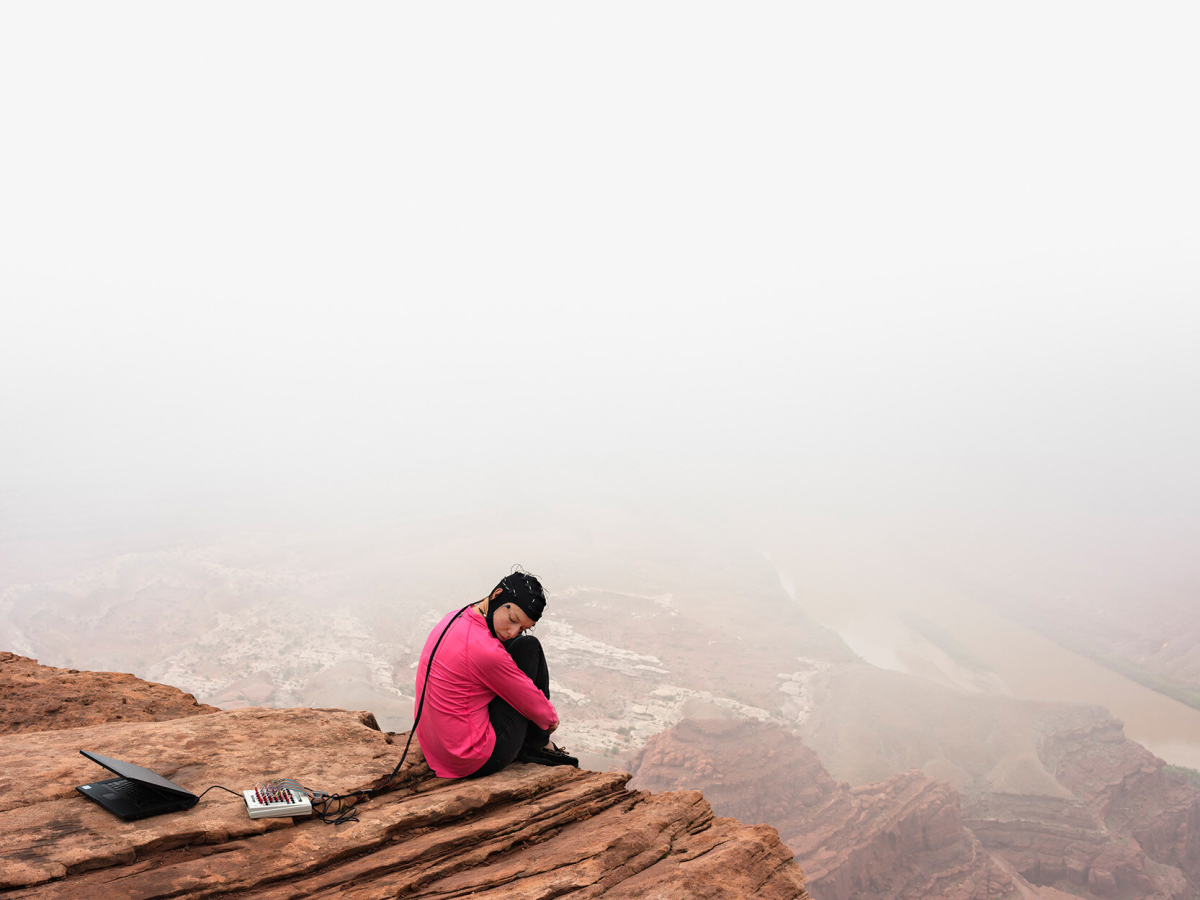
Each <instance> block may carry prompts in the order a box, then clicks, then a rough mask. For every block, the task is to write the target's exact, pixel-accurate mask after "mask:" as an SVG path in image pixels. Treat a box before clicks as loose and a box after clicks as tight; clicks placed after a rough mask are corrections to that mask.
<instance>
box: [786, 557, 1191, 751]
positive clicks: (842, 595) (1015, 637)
mask: <svg viewBox="0 0 1200 900" xmlns="http://www.w3.org/2000/svg"><path fill="white" fill-rule="evenodd" d="M764 552H765V554H766V555H767V556H768V559H770V560H771V561H772V563H773V564H774V565H775V567H776V570H777V571H778V573H779V576H780V582H781V583H782V585H783V587H784V589H785V590H787V591H788V593H789V594H791V595H792V596H793V598H794V599H796V600H797V602H798V603H800V605H801V607H802V608H803V609H804V611H805V612H806V613H807V614H808V615H810V616H811V617H812V618H814V619H816V620H817V621H818V622H820V623H821V624H823V625H825V626H826V627H828V628H830V629H832V630H833V631H835V632H837V633H838V635H839V636H841V638H842V639H843V640H844V641H845V642H846V643H847V644H848V645H849V646H850V647H851V649H853V650H854V651H855V652H856V653H857V654H858V655H859V656H861V657H863V659H865V660H866V661H867V662H869V663H872V664H873V665H877V666H880V667H882V668H886V669H893V670H896V671H901V672H908V673H911V674H918V675H931V676H933V677H935V678H937V679H938V680H941V681H943V682H951V683H957V685H958V686H959V687H963V688H966V689H968V690H989V689H991V690H996V689H998V690H1003V691H1007V692H1008V693H1011V694H1012V695H1014V696H1017V697H1024V698H1029V699H1036V700H1054V701H1074V702H1081V703H1090V704H1096V705H1099V706H1104V707H1106V708H1107V709H1108V710H1109V711H1111V712H1112V713H1113V715H1115V716H1116V717H1117V718H1119V719H1121V720H1122V721H1123V722H1124V723H1125V734H1126V736H1128V737H1129V738H1131V739H1133V740H1135V741H1137V742H1138V743H1140V744H1142V745H1143V746H1144V747H1146V748H1148V749H1149V750H1150V751H1151V752H1153V753H1155V754H1156V755H1158V756H1159V757H1161V758H1162V759H1163V760H1165V761H1166V762H1168V763H1170V764H1172V765H1178V766H1187V767H1188V768H1191V769H1200V710H1195V709H1192V708H1191V707H1189V706H1187V705H1185V704H1183V703H1180V702H1178V701H1176V700H1173V699H1171V698H1170V697H1166V696H1164V695H1162V694H1159V693H1157V692H1155V691H1152V690H1150V689H1149V688H1146V687H1143V686H1142V685H1140V684H1137V683H1136V682H1133V681H1131V680H1129V679H1128V678H1125V677H1124V676H1122V675H1120V674H1118V673H1116V672H1114V671H1112V670H1110V669H1107V668H1105V667H1104V666H1101V665H1099V664H1098V663H1095V662H1093V661H1092V660H1090V659H1088V658H1087V657H1084V656H1080V655H1079V654H1076V653H1073V652H1071V651H1069V650H1066V649H1064V648H1063V647H1060V646H1059V645H1058V644H1055V643H1054V642H1052V641H1050V640H1048V639H1046V638H1045V637H1043V636H1042V635H1040V634H1038V633H1037V632H1035V631H1033V630H1031V629H1029V628H1026V627H1024V626H1023V625H1020V624H1018V623H1017V622H1014V621H1012V620H1010V619H1007V618H1005V617H1004V616H1002V615H1000V614H999V613H997V612H996V611H995V610H994V609H993V608H992V607H990V606H987V605H985V604H983V603H980V602H977V601H974V600H972V599H970V598H969V597H963V596H961V595H957V596H952V595H950V594H949V593H946V592H943V591H939V590H937V589H935V588H932V587H929V586H927V587H926V589H923V590H920V589H918V590H914V589H911V586H912V584H913V583H914V582H913V580H912V579H907V580H906V579H903V578H900V579H897V580H896V583H897V584H899V585H900V587H899V589H898V590H897V591H896V592H888V591H883V590H878V591H871V590H869V589H865V587H866V586H865V583H864V582H862V581H860V582H859V583H858V584H859V587H858V589H855V578H854V576H853V575H851V574H849V572H845V573H844V577H843V578H842V579H841V580H839V578H838V576H837V575H836V574H831V573H830V571H829V569H828V567H826V571H825V574H826V575H831V577H830V578H828V579H826V578H823V577H817V578H815V579H813V578H811V577H806V576H811V575H812V574H813V571H814V567H813V565H812V557H811V556H810V555H809V554H807V553H801V552H799V551H797V550H796V548H795V547H794V546H792V547H789V546H787V545H786V544H783V545H780V544H775V545H774V546H769V547H768V548H767V549H766V550H765V551H764ZM886 580H887V579H884V581H886ZM814 582H816V583H817V585H820V586H818V587H816V588H815V589H814V587H813V584H814ZM906 583H907V585H908V586H909V587H908V589H906V588H905V587H904V585H905V584H906ZM798 584H799V585H800V587H799V589H798V588H797V585H798ZM835 584H842V585H849V587H848V588H845V587H843V588H842V589H840V590H839V589H836V588H834V587H832V585H835ZM806 588H807V589H806ZM914 612H915V613H917V614H918V615H919V616H920V617H922V618H923V619H924V620H926V621H928V622H933V623H935V624H936V625H937V626H940V627H941V628H942V629H945V631H947V632H949V633H950V634H951V635H953V636H954V637H955V638H957V639H958V640H959V641H960V642H961V643H962V644H963V645H965V646H966V647H967V648H968V649H969V650H970V652H971V653H973V654H974V655H975V656H976V657H977V658H978V659H979V660H981V661H982V662H983V663H985V664H986V665H987V666H990V667H991V669H992V670H994V675H989V676H988V677H987V678H979V677H975V678H974V679H971V678H969V677H968V678H966V679H964V678H963V675H964V674H966V675H968V676H969V675H970V674H971V673H965V672H964V670H962V669H961V668H959V669H958V670H957V672H956V671H955V668H956V667H954V666H953V665H952V664H947V663H948V660H946V659H940V660H939V659H938V658H937V657H939V656H941V654H938V653H937V652H936V651H933V650H932V648H931V647H930V646H929V645H928V643H927V642H924V641H922V640H921V639H920V637H919V636H918V635H917V634H916V631H915V630H914V629H913V627H912V626H911V625H910V624H909V623H910V622H911V617H912V613H914ZM922 647H924V651H925V652H922V649H921V648H922ZM930 651H932V652H930Z"/></svg>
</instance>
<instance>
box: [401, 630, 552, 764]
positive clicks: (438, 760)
mask: <svg viewBox="0 0 1200 900" xmlns="http://www.w3.org/2000/svg"><path fill="white" fill-rule="evenodd" d="M453 617H454V613H449V614H447V615H446V617H445V618H444V619H442V621H441V622H439V623H438V624H437V627H436V628H434V629H433V631H431V632H430V633H429V638H428V639H427V640H426V641H425V649H423V650H422V651H421V661H420V663H419V664H418V665H417V700H416V705H414V707H413V712H414V715H415V713H416V706H419V705H420V702H421V688H422V685H423V684H424V683H425V670H426V669H427V668H428V666H429V654H430V652H431V651H432V650H433V645H434V644H436V643H437V640H438V637H439V636H440V635H441V633H442V631H443V630H444V629H445V628H446V624H447V623H448V622H449V621H450V619H452V618H453ZM428 690H429V696H428V697H427V698H426V700H425V708H424V710H423V711H422V712H421V721H420V723H419V724H418V725H417V740H418V741H419V742H420V744H421V751H422V752H423V753H424V754H425V760H426V761H427V762H428V763H429V767H430V768H431V769H433V771H434V774H436V775H437V776H438V777H440V778H462V777H463V776H465V775H470V774H471V773H472V772H474V771H475V770H476V769H478V768H479V767H480V766H481V765H483V764H484V762H486V761H487V758H488V757H489V756H491V755H492V749H493V748H494V747H495V746H496V732H495V731H493V730H492V725H491V722H489V721H488V703H490V702H491V700H492V698H493V697H497V696H499V697H503V698H504V699H505V700H506V701H508V703H509V705H511V706H512V707H513V709H515V710H516V711H517V712H519V713H520V714H521V715H523V716H524V717H525V718H527V719H528V720H529V721H531V722H533V723H534V724H535V725H537V726H538V727H539V728H549V727H550V726H551V725H552V724H553V723H554V722H557V721H558V714H557V713H556V712H555V711H554V707H553V706H552V705H551V704H550V701H549V700H547V699H546V696H545V695H544V694H543V693H542V692H541V691H540V690H538V688H537V686H536V685H535V684H534V683H533V682H532V681H530V679H529V676H528V675H526V674H525V673H524V672H522V671H521V670H520V669H519V668H517V664H516V663H515V662H513V658H512V657H511V656H509V655H508V652H507V651H506V650H505V649H504V645H503V644H501V643H500V641H499V640H497V639H496V638H494V637H492V633H491V632H490V631H488V627H487V622H486V621H485V620H484V618H483V616H481V615H480V614H479V613H478V612H477V611H476V610H475V608H474V607H471V608H470V609H468V610H467V611H466V612H464V613H463V614H462V615H461V616H459V617H458V619H457V620H456V621H455V622H454V624H453V625H451V626H450V630H449V631H448V632H447V633H446V637H445V639H443V640H442V643H441V646H440V647H438V651H437V655H436V656H435V657H434V659H433V672H432V673H431V674H430V676H429V687H428Z"/></svg>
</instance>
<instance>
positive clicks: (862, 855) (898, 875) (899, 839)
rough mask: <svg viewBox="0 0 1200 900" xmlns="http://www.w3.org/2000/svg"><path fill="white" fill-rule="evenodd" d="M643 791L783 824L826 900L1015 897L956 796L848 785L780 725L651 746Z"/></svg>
mask: <svg viewBox="0 0 1200 900" xmlns="http://www.w3.org/2000/svg"><path fill="white" fill-rule="evenodd" d="M634 783H635V784H636V785H637V786H638V787H640V788H643V789H648V790H678V789H682V788H696V789H700V790H703V791H704V794H705V796H706V797H707V798H708V800H709V802H710V803H712V805H713V809H714V810H716V811H718V812H720V813H722V814H727V815H731V816H735V817H737V818H739V819H742V820H744V821H756V822H770V823H771V824H773V825H775V826H776V827H777V828H778V829H779V832H780V836H781V837H782V838H783V839H784V840H785V841H786V842H787V844H788V846H790V847H791V848H792V850H793V851H794V852H795V854H796V860H797V862H799V863H800V866H801V868H802V869H803V870H804V872H805V874H806V878H807V882H808V886H809V889H810V890H811V891H812V894H813V896H814V897H816V898H817V900H849V898H851V897H857V898H864V900H867V898H876V897H878V898H883V897H887V898H912V900H917V898H922V900H928V898H933V897H938V898H947V900H951V898H953V900H987V898H997V897H1006V896H1012V895H1015V891H1016V888H1015V887H1014V884H1013V881H1012V879H1011V878H1010V877H1009V876H1008V875H1007V874H1006V873H1005V872H1004V871H1003V869H1002V868H1001V867H1000V866H998V865H997V864H996V863H995V862H994V861H993V860H992V859H991V858H990V857H989V856H988V854H987V853H986V852H984V850H983V848H982V847H981V846H980V844H979V841H978V840H977V839H976V838H975V836H974V835H973V834H971V832H970V831H968V830H967V829H965V828H964V827H963V823H962V813H961V810H960V808H959V801H958V794H957V793H956V792H955V791H954V789H953V788H952V787H950V786H949V785H947V784H945V783H942V782H936V781H933V780H932V779H930V778H927V777H925V776H924V775H921V774H920V773H919V772H910V773H907V774H901V775H895V776H893V777H891V778H889V779H887V780H886V781H884V782H882V783H879V784H871V785H866V786H863V787H858V788H851V787H850V786H849V785H848V784H844V783H843V784H839V783H838V782H836V781H834V779H833V778H832V777H831V776H830V775H829V773H828V772H827V771H826V770H825V767H824V766H822V765H821V762H820V760H818V758H817V756H816V754H815V753H813V752H812V750H810V749H809V748H808V747H806V746H804V744H803V743H802V742H801V741H800V739H799V738H796V737H794V736H793V735H791V734H789V733H788V732H786V731H785V730H783V729H782V728H779V727H778V726H775V725H770V724H763V723H755V722H747V721H730V720H725V721H722V720H702V721H696V720H685V721H683V722H681V723H679V724H678V725H676V726H675V727H674V728H672V729H670V730H669V731H666V732H664V733H662V734H660V735H658V736H656V737H655V738H653V739H652V740H651V741H650V742H649V743H648V744H647V746H646V748H645V750H644V751H643V752H642V753H641V755H640V757H639V759H638V760H637V762H636V765H635V777H634Z"/></svg>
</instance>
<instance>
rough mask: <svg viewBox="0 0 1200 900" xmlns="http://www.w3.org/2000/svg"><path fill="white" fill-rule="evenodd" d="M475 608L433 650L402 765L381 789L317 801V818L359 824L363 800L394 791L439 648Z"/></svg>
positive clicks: (448, 627) (334, 796) (331, 821)
mask: <svg viewBox="0 0 1200 900" xmlns="http://www.w3.org/2000/svg"><path fill="white" fill-rule="evenodd" d="M473 605H474V604H472V603H468V604H467V605H466V606H464V607H463V608H462V609H460V610H459V611H458V612H456V613H455V614H454V618H453V619H451V620H450V621H449V622H447V623H446V627H445V628H443V629H442V633H441V635H439V636H438V639H437V643H436V644H434V645H433V650H431V651H430V652H429V664H428V665H427V666H426V667H425V680H424V682H422V684H421V699H420V701H419V702H418V703H417V715H416V716H415V717H414V718H413V724H412V729H411V730H410V731H409V732H408V740H407V741H406V742H405V743H404V752H403V753H402V754H400V762H398V763H396V768H394V769H392V774H390V775H388V777H387V778H385V779H384V780H383V783H382V784H380V785H379V787H376V788H366V789H364V790H361V791H354V792H353V793H350V794H332V795H330V796H328V797H325V798H323V799H322V800H319V801H315V802H314V803H313V811H314V812H315V813H316V814H317V818H319V819H320V820H321V821H322V822H324V823H325V824H326V825H341V824H342V823H343V822H357V821H358V813H357V812H356V811H355V807H356V806H357V805H358V803H359V802H360V801H362V800H366V799H367V798H369V797H374V796H375V795H376V794H382V793H383V792H384V791H387V790H389V789H390V788H391V787H392V781H393V780H394V779H395V778H396V776H397V775H398V774H399V773H400V769H401V768H402V767H403V765H404V760H405V759H407V758H408V749H409V747H411V746H412V739H413V735H415V734H416V733H417V723H418V722H420V721H421V712H422V711H423V710H424V709H425V693H426V689H427V688H428V687H429V676H430V673H432V672H433V658H434V656H436V655H437V652H438V647H440V646H441V645H442V639H443V638H445V637H446V634H447V633H448V632H449V631H450V626H451V625H453V624H454V622H455V621H456V620H457V619H458V617H459V616H461V615H462V614H463V613H465V612H466V611H467V610H468V609H470V608H471V607H472V606H473ZM226 790H228V788H226ZM351 798H353V801H352V802H350V803H347V801H349V800H351ZM335 801H336V802H337V806H336V807H335V808H334V809H330V808H329V806H330V804H331V803H334V802H335Z"/></svg>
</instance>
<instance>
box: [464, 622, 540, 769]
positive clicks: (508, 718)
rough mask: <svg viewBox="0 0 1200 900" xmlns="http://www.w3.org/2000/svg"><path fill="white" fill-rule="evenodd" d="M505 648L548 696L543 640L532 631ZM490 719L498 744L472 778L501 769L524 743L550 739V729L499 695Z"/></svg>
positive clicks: (490, 705)
mask: <svg viewBox="0 0 1200 900" xmlns="http://www.w3.org/2000/svg"><path fill="white" fill-rule="evenodd" d="M504 649H506V650H507V651H508V652H509V655H510V656H512V658H513V661H514V662H515V663H516V664H517V668H519V669H520V670H521V671H522V672H524V673H525V674H526V675H528V676H529V679H530V680H531V681H532V682H533V683H534V685H535V686H536V687H537V688H538V690H540V691H541V692H542V693H543V694H545V695H546V697H547V698H549V696H550V670H549V669H548V668H547V666H546V654H545V653H544V652H543V650H542V644H541V642H540V641H539V640H538V639H537V638H535V637H534V636H533V635H531V634H523V635H520V636H519V637H515V638H513V639H512V640H511V641H509V642H508V643H506V644H505V645H504ZM488 720H489V721H490V722H491V723H492V730H493V731H495V732H496V746H495V747H493V748H492V755H491V756H489V757H488V759H487V761H486V762H485V763H484V764H483V765H482V766H480V767H479V768H478V769H476V770H475V771H474V772H472V773H471V776H470V777H472V778H481V777H483V776H484V775H491V774H492V773H493V772H499V771H500V770H501V769H503V768H504V767H505V766H507V765H508V764H509V763H511V762H512V761H513V760H514V759H516V758H517V754H518V753H520V752H521V747H522V746H524V745H525V744H530V745H531V746H534V747H544V746H546V743H547V741H549V740H550V732H548V731H546V730H545V729H544V728H538V727H537V726H536V725H534V724H533V723H532V722H530V721H529V720H528V719H526V718H525V717H524V716H523V715H521V714H520V713H519V712H517V711H516V710H515V709H513V708H512V707H511V706H510V705H509V704H508V701H506V700H502V699H501V698H500V697H494V698H492V702H491V703H489V704H488Z"/></svg>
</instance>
